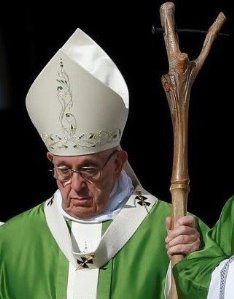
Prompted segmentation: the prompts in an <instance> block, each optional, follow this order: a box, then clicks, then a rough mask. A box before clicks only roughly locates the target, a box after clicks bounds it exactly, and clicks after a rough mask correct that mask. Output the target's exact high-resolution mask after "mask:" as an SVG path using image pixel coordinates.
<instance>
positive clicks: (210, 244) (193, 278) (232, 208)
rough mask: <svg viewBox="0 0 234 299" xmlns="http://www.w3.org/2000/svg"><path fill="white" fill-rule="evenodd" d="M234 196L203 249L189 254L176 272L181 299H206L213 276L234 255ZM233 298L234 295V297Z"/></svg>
mask: <svg viewBox="0 0 234 299" xmlns="http://www.w3.org/2000/svg"><path fill="white" fill-rule="evenodd" d="M233 227H234V196H233V197H231V198H230V199H229V200H228V201H227V203H226V204H225V206H224V208H223V210H222V213H221V216H220V218H219V220H218V221H217V223H216V224H215V226H214V227H213V228H212V229H211V230H210V231H209V232H208V233H207V236H206V241H205V242H206V246H205V248H204V249H203V250H200V251H197V252H194V253H192V254H190V255H189V256H188V257H187V258H185V259H184V260H182V261H181V262H179V263H178V264H177V265H176V266H175V267H174V269H173V272H174V275H175V279H176V283H177V289H178V294H179V298H180V299H185V298H186V299H187V298H189V299H193V298H194V299H198V298H199V299H206V298H207V294H208V289H209V284H210V280H211V274H212V272H213V271H214V269H215V268H216V267H217V266H218V265H219V263H220V262H221V261H223V260H225V259H227V258H229V257H231V256H232V255H233V254H234V233H233V232H234V230H233ZM233 296H234V295H233Z"/></svg>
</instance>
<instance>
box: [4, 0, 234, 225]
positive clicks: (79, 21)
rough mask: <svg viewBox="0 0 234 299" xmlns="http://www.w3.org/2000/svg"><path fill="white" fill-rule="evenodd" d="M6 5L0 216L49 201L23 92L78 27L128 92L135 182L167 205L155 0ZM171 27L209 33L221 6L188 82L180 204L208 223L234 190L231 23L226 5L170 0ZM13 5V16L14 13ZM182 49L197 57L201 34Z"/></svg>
mask: <svg viewBox="0 0 234 299" xmlns="http://www.w3.org/2000/svg"><path fill="white" fill-rule="evenodd" d="M47 2H48V3H42V2H34V3H33V4H31V5H30V4H27V6H26V5H25V6H23V3H22V2H20V5H18V6H17V5H14V6H13V4H12V5H9V7H6V8H5V9H2V11H1V13H2V16H1V18H0V37H1V43H0V50H1V52H0V54H1V59H0V66H1V68H0V86H1V88H2V91H4V92H5V94H2V95H1V97H2V98H1V101H3V102H4V103H5V104H4V105H5V106H4V107H3V108H2V109H1V110H0V136H1V147H0V150H1V156H0V159H1V172H2V175H1V189H2V190H1V193H2V194H1V198H0V220H2V221H6V220H7V219H8V218H10V217H11V216H14V215H16V214H18V213H19V212H21V211H23V210H25V209H28V208H31V207H32V206H34V205H35V204H37V203H39V202H41V201H43V200H45V199H46V198H48V197H49V196H50V195H51V193H52V192H53V191H54V190H55V182H54V181H53V179H52V178H50V176H49V174H48V171H47V169H48V167H49V164H48V163H47V160H46V148H45V147H44V144H42V142H41V140H40V138H39V136H38V135H37V132H36V130H35V129H34V127H33V126H32V124H31V122H30V120H29V117H28V115H27V112H26V109H25V102H24V101H25V96H26V94H27V91H28V89H29V87H30V85H31V84H32V82H33V80H34V79H35V78H36V76H37V75H38V73H39V72H40V71H41V69H42V68H43V67H44V66H45V64H46V63H47V62H48V61H49V60H50V58H51V57H52V56H53V55H54V54H55V52H56V51H57V50H58V49H59V48H60V47H61V46H62V45H63V44H64V43H65V42H66V40H67V39H68V38H69V37H70V35H71V34H72V33H73V32H74V31H75V29H76V28H78V27H80V28H81V29H82V30H83V31H85V32H86V33H87V34H88V35H90V36H91V37H92V38H93V39H94V40H95V41H96V42H97V43H98V44H99V45H100V46H101V47H102V48H103V49H104V50H105V51H106V52H107V53H108V54H109V55H110V57H112V59H113V60H114V61H115V63H116V64H117V66H118V67H119V69H120V71H121V72H122V74H123V76H124V78H125V80H126V82H127V84H128V87H129V92H130V112H129V120H128V123H127V126H126V130H125V133H124V136H123V139H122V147H123V148H124V149H126V150H127V151H128V153H129V161H130V163H131V165H132V166H133V168H134V170H135V172H136V174H137V175H138V177H139V179H140V180H141V182H142V184H143V185H144V186H145V188H146V189H148V190H149V191H150V192H152V193H153V194H155V195H156V196H157V197H159V198H160V199H163V200H166V201H170V192H169V187H170V177H171V167H172V153H173V148H172V147H173V136H172V126H171V119H170V112H169V108H168V104H167V101H166V97H165V95H164V91H163V89H162V86H161V76H162V75H163V74H164V73H167V71H168V60H167V54H166V50H165V44H164V40H163V37H162V35H161V34H156V35H153V34H152V30H151V28H152V25H153V24H155V25H156V26H157V27H160V15H159V8H160V5H161V4H162V3H163V1H149V0H144V1H140V0H139V1H138V2H139V3H135V1H132V2H130V1H122V0H118V1H106V2H104V1H95V2H91V1H89V2H88V1H86V2H81V1H76V2H73V1H67V2H64V3H63V4H58V3H56V4H55V5H54V6H52V5H51V6H49V1H47ZM174 3H175V20H176V25H177V27H178V28H193V29H200V30H207V29H208V28H209V26H210V25H211V24H212V23H213V22H214V20H215V19H216V17H217V16H218V14H219V12H221V11H223V12H224V14H225V15H226V17H227V20H226V22H225V24H224V26H223V27H222V29H221V32H224V33H228V34H230V36H218V37H217V39H216V40H215V42H214V44H213V46H212V49H211V51H210V53H209V55H208V57H207V59H206V62H205V64H204V65H203V67H202V70H201V72H200V73H199V75H198V77H197V79H196V81H195V83H194V84H193V88H192V93H191V98H190V109H189V176H190V180H191V183H190V187H191V191H190V193H189V200H188V210H189V211H191V212H193V213H195V214H197V215H198V216H200V217H201V218H202V219H203V220H204V221H206V222H207V223H208V224H209V225H213V224H214V223H215V221H216V220H217V218H218V216H219V213H220V211H221V208H222V206H223V204H224V202H225V201H226V200H227V199H228V197H230V196H231V195H232V194H234V180H233V175H232V173H233V169H234V154H233V146H232V143H233V140H232V139H233V134H234V123H233V108H234V99H233V88H232V87H233V74H232V72H233V53H234V52H233V35H234V32H233V29H234V27H233V21H234V12H233V10H231V8H230V6H231V1H229V0H227V1H224V0H220V1H200V0H196V1H188V0H184V1H174ZM13 11H14V15H13ZM179 39H180V49H181V51H183V52H186V53H187V54H188V55H189V58H190V60H193V59H195V58H196V57H197V56H198V55H199V53H200V51H201V48H202V44H203V41H204V39H205V35H204V34H197V33H182V32H181V33H179Z"/></svg>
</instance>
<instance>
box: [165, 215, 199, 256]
mask: <svg viewBox="0 0 234 299" xmlns="http://www.w3.org/2000/svg"><path fill="white" fill-rule="evenodd" d="M166 227H167V232H168V234H167V237H166V239H165V242H166V248H167V254H168V255H169V257H171V256H172V255H174V254H183V255H186V254H188V253H191V252H193V251H196V250H198V249H199V246H200V235H199V233H198V231H197V230H196V228H195V220H194V217H193V216H191V215H187V216H183V217H181V218H180V219H178V221H177V222H176V223H175V226H174V228H173V229H172V218H171V217H167V218H166Z"/></svg>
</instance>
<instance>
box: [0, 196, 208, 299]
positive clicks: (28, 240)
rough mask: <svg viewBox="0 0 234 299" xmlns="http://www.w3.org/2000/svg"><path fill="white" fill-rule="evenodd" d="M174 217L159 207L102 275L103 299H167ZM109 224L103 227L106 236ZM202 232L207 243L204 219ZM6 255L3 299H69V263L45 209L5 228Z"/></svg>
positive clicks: (0, 237)
mask: <svg viewBox="0 0 234 299" xmlns="http://www.w3.org/2000/svg"><path fill="white" fill-rule="evenodd" d="M170 214H171V206H170V204H168V203H166V202H163V201H158V202H157V203H156V204H155V206H154V207H153V208H152V209H151V211H150V213H149V214H148V215H147V216H146V218H145V219H144V221H143V222H142V223H141V225H140V226H139V227H138V228H137V230H136V232H135V233H134V234H133V236H132V237H131V238H130V240H129V241H128V242H127V243H126V244H125V245H124V247H123V248H122V249H121V250H120V251H119V252H118V253H117V254H116V255H115V256H114V258H113V259H111V260H110V261H109V262H108V263H107V264H106V265H104V266H103V267H102V268H101V269H100V270H99V271H100V272H99V273H100V274H99V281H98V296H97V298H98V299H151V298H152V299H153V298H154V299H161V298H164V284H165V278H166V273H167V269H168V265H169V259H168V256H167V253H166V249H165V238H166V235H167V232H166V228H165V217H166V216H168V215H170ZM129 221H131V219H129ZM109 223H110V221H106V222H104V223H103V230H105V229H106V227H107V226H108V225H109ZM126 225H128V224H127V223H126ZM198 231H199V232H200V234H201V239H202V238H203V235H205V232H206V231H207V226H206V225H205V224H204V223H203V222H202V221H201V220H199V219H198ZM113 237H114V236H113ZM0 255H1V257H0V299H65V298H66V291H67V279H68V261H67V259H66V257H65V256H64V255H63V253H62V252H61V251H60V249H59V247H58V245H57V243H56V242H55V240H54V238H53V236H52V234H51V232H50V230H49V228H48V226H47V222H46V219H45V214H44V204H40V205H38V206H36V207H34V208H32V209H31V210H29V211H26V212H24V213H22V214H20V215H18V216H16V217H14V218H12V219H11V220H9V221H8V222H6V223H5V224H4V225H2V226H1V227H0Z"/></svg>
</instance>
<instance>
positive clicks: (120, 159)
mask: <svg viewBox="0 0 234 299" xmlns="http://www.w3.org/2000/svg"><path fill="white" fill-rule="evenodd" d="M127 159H128V154H127V152H125V151H123V150H120V151H118V152H117V155H116V172H117V173H118V174H120V173H121V171H122V169H123V166H124V163H125V162H126V161H127Z"/></svg>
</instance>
